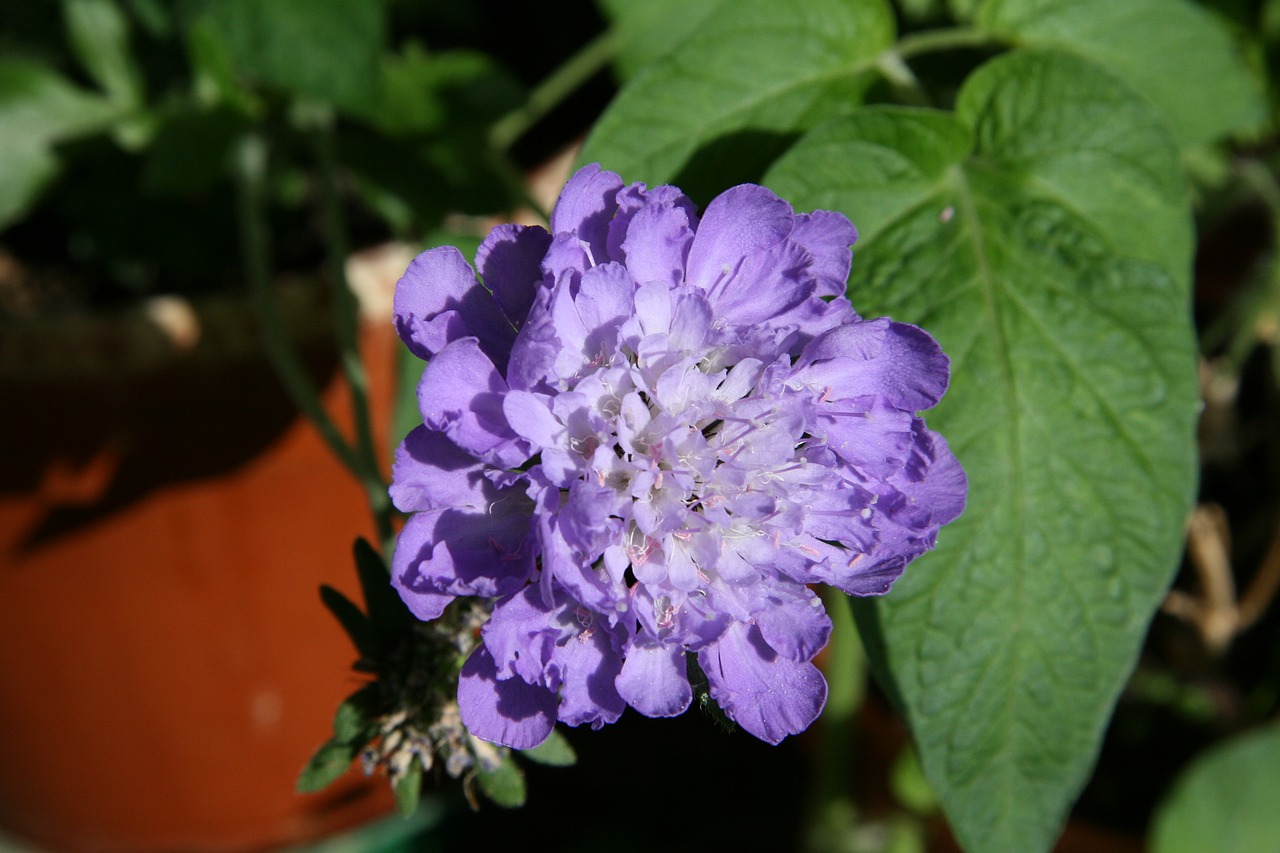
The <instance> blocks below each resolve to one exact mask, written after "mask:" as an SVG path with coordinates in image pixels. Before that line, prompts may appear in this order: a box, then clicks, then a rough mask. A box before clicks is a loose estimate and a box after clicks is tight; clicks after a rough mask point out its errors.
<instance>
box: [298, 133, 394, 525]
mask: <svg viewBox="0 0 1280 853" xmlns="http://www.w3.org/2000/svg"><path fill="white" fill-rule="evenodd" d="M312 138H313V141H314V144H315V153H316V160H317V162H318V164H319V167H320V193H321V202H322V206H323V214H324V215H323V219H324V229H325V243H326V263H327V265H328V267H329V276H328V278H329V284H330V287H331V288H332V293H333V307H334V312H333V320H334V335H335V338H336V339H337V342H338V352H339V358H340V361H341V364H342V372H343V373H344V374H345V375H346V379H347V385H348V387H349V388H350V389H351V415H352V420H353V421H354V422H355V429H356V448H355V452H356V454H357V456H358V458H359V460H360V467H359V468H358V469H353V473H354V474H355V475H356V476H357V477H359V478H360V481H361V483H362V485H363V486H364V488H365V494H366V497H367V498H368V501H369V509H370V511H371V512H372V513H373V520H374V524H375V526H376V527H377V531H378V539H379V541H381V542H383V543H386V542H388V541H389V540H391V539H392V538H393V535H394V534H393V531H392V526H391V499H390V498H389V497H388V495H387V484H386V481H385V480H384V479H383V478H382V473H381V470H380V469H381V466H380V465H379V464H378V453H377V449H376V448H375V446H374V443H373V426H372V420H371V418H370V414H369V391H368V388H369V381H368V374H367V373H366V371H365V368H364V361H363V360H362V359H361V358H360V341H359V319H360V317H359V304H358V303H357V301H356V297H355V294H354V293H353V292H352V290H351V286H350V284H349V283H348V282H347V273H346V259H347V255H348V254H349V253H348V247H347V228H346V221H345V218H344V217H343V213H342V199H341V196H340V195H339V193H338V157H337V151H336V145H335V142H334V136H333V123H332V121H331V120H330V121H325V122H322V123H320V125H319V126H318V127H317V128H316V130H315V131H314V132H313V134H312Z"/></svg>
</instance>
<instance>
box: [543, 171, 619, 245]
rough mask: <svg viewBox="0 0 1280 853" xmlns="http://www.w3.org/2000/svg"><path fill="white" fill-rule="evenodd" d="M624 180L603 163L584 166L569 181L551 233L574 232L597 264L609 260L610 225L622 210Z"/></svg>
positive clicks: (556, 207) (554, 211)
mask: <svg viewBox="0 0 1280 853" xmlns="http://www.w3.org/2000/svg"><path fill="white" fill-rule="evenodd" d="M620 189H622V179H621V178H619V177H618V176H617V175H615V174H614V173H613V172H606V171H605V170H604V169H601V168H600V166H599V164H597V163H592V164H591V165H588V166H583V167H582V168H581V169H579V170H578V171H577V172H575V173H574V174H573V176H572V177H571V178H569V181H568V183H566V184H565V185H564V189H563V190H561V191H560V198H559V199H558V200H557V201H556V206H555V209H554V210H552V211H551V233H553V234H557V235H558V234H568V233H574V234H576V235H577V237H578V239H579V240H581V241H582V242H583V243H586V244H587V247H588V248H589V249H590V251H591V254H592V257H593V258H594V260H595V262H596V263H600V262H602V261H604V260H606V259H607V258H608V238H609V222H610V221H611V220H612V219H613V215H614V213H615V212H616V211H617V209H618V202H617V195H618V190H620Z"/></svg>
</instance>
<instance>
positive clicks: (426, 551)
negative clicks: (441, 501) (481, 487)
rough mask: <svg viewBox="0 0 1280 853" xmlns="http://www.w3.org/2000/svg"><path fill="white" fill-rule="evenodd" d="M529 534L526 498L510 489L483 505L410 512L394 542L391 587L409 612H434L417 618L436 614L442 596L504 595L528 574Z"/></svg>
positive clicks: (530, 568) (531, 564)
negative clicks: (499, 498) (471, 507)
mask: <svg viewBox="0 0 1280 853" xmlns="http://www.w3.org/2000/svg"><path fill="white" fill-rule="evenodd" d="M513 492H514V493H515V494H512V493H513ZM529 533H530V510H529V502H528V500H527V499H526V498H525V497H524V496H523V495H521V494H519V493H518V490H515V489H510V490H507V493H506V495H505V496H504V500H502V501H500V502H498V503H495V504H493V505H492V506H490V507H487V508H486V507H478V508H474V509H471V510H466V509H453V508H449V509H436V510H430V511H428V512H418V513H414V514H413V515H412V516H411V517H410V518H409V521H408V522H406V524H405V527H404V530H403V531H402V532H401V534H400V537H399V539H398V540H397V541H396V550H395V553H394V554H393V556H392V560H391V576H392V585H393V586H395V587H396V589H397V590H399V591H400V597H401V598H403V599H404V600H405V603H406V604H408V605H409V607H410V609H411V610H413V611H414V612H415V613H419V612H434V615H432V616H420V617H419V618H423V619H434V618H436V616H439V615H440V612H441V611H443V609H444V605H445V604H447V603H448V601H447V600H443V599H442V598H441V597H442V596H448V597H449V598H450V599H451V598H453V597H454V596H458V595H479V596H483V597H485V598H493V597H495V596H501V595H509V594H511V593H513V592H515V591H516V590H519V589H520V588H521V587H523V586H524V585H525V584H526V583H528V582H529V580H530V578H531V577H532V575H533V569H534V559H533V558H534V554H533V543H532V542H531V541H530V537H529Z"/></svg>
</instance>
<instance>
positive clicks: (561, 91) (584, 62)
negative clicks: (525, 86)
mask: <svg viewBox="0 0 1280 853" xmlns="http://www.w3.org/2000/svg"><path fill="white" fill-rule="evenodd" d="M616 49H617V33H616V32H615V31H614V30H613V29H612V28H611V29H608V30H605V31H604V32H603V33H601V34H600V35H598V36H596V37H595V38H594V39H592V40H591V41H589V42H587V43H586V44H585V45H583V46H582V48H581V49H580V50H579V51H578V52H577V53H575V54H574V55H573V56H571V57H569V59H568V60H567V61H566V62H565V63H564V64H563V65H561V66H560V67H559V68H557V69H556V70H555V71H553V72H552V73H551V76H549V77H547V78H546V79H545V80H543V81H542V82H541V83H539V84H538V85H537V87H535V88H534V90H533V91H532V92H530V93H529V98H528V100H526V101H525V102H524V104H523V105H521V106H520V107H518V108H517V109H515V110H512V111H511V112H509V113H507V114H506V115H505V116H503V117H502V118H500V119H498V121H497V122H496V123H494V125H493V127H492V128H490V130H489V143H490V144H491V145H492V146H493V147H494V148H495V149H496V150H498V151H506V150H508V149H509V148H510V147H511V146H512V145H514V144H515V142H516V140H517V139H519V138H520V137H521V136H524V134H525V133H527V132H528V131H529V129H530V128H531V127H533V126H534V125H535V124H537V123H538V122H539V121H541V120H542V118H543V117H544V116H546V115H547V113H549V112H551V111H552V110H553V109H555V107H556V106H557V105H558V104H560V102H561V101H563V100H564V99H565V98H567V97H568V96H569V95H570V94H571V93H573V92H574V90H576V89H578V88H579V87H580V86H581V85H582V84H583V83H585V82H586V81H587V80H589V79H590V78H591V77H592V76H594V75H595V73H596V72H597V71H599V70H600V69H601V68H603V67H604V66H605V65H606V64H608V63H609V61H610V60H611V59H613V54H614V51H615V50H616Z"/></svg>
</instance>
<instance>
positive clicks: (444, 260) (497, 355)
mask: <svg viewBox="0 0 1280 853" xmlns="http://www.w3.org/2000/svg"><path fill="white" fill-rule="evenodd" d="M394 309H395V322H396V331H397V332H398V333H399V334H400V338H401V340H403V341H404V343H405V346H407V347H408V348H409V351H410V352H412V353H413V354H414V355H416V356H417V357H418V358H422V359H428V358H430V357H431V356H433V355H435V354H436V353H438V352H440V351H441V350H442V349H444V347H445V346H446V345H447V344H448V343H449V342H450V341H454V340H457V339H458V338H461V337H466V336H474V337H475V338H477V339H478V340H479V341H480V346H481V348H482V349H483V350H484V352H485V354H486V355H488V356H489V359H490V360H491V361H493V363H494V364H498V365H502V366H506V363H507V357H508V356H509V355H510V353H511V344H512V342H513V341H514V340H515V337H516V335H515V329H514V328H513V327H512V325H511V323H510V322H509V321H508V320H507V319H506V317H505V316H504V315H503V313H502V311H501V310H500V309H499V308H498V303H496V302H495V301H494V299H493V296H492V294H490V293H489V291H487V290H485V289H484V288H483V287H481V286H480V282H478V281H477V280H476V275H475V273H474V272H473V271H472V270H471V267H470V266H469V265H468V264H467V262H466V260H465V259H464V258H463V257H462V253H461V252H459V251H458V250H457V249H455V248H454V247H452V246H442V247H440V248H438V249H431V250H429V251H426V252H423V253H422V254H421V255H418V257H416V258H414V259H413V262H412V263H410V264H409V268H408V269H407V270H405V273H404V275H403V276H401V277H400V280H399V281H398V282H396V293H395V299H394Z"/></svg>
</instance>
